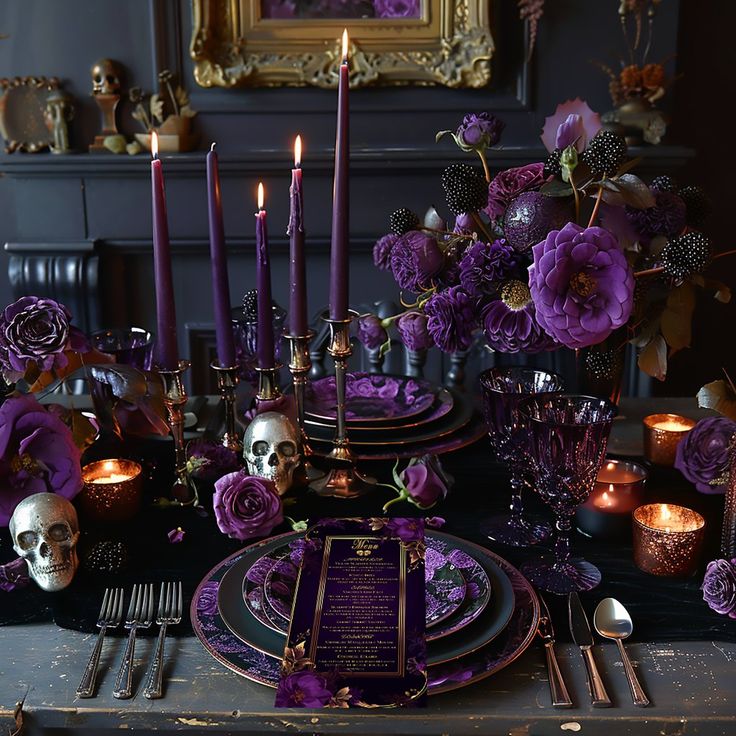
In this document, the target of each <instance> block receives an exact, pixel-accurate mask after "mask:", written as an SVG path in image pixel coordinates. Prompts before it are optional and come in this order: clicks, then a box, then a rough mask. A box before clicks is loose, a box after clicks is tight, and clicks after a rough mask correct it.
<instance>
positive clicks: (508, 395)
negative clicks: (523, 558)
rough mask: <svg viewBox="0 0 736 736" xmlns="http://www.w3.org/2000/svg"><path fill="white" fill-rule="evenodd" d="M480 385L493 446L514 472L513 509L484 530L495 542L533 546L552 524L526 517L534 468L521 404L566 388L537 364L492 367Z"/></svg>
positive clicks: (495, 517) (556, 376)
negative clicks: (524, 495)
mask: <svg viewBox="0 0 736 736" xmlns="http://www.w3.org/2000/svg"><path fill="white" fill-rule="evenodd" d="M480 385H481V390H482V393H483V414H484V417H485V420H486V425H487V426H488V436H489V437H490V440H491V447H492V448H493V451H494V452H495V454H496V457H497V458H498V459H499V460H500V461H502V462H503V463H505V464H506V465H507V466H508V468H509V471H510V472H511V505H510V511H511V513H510V514H498V515H496V516H493V517H491V519H490V520H489V521H488V523H487V524H486V525H485V526H484V531H485V533H486V535H487V536H488V538H489V539H491V540H493V541H494V542H502V543H503V544H508V545H511V546H512V547H530V546H532V545H534V544H538V543H539V542H543V541H544V540H545V539H547V538H548V537H549V535H550V533H551V532H552V528H551V527H550V525H549V524H547V523H545V522H539V521H532V520H530V519H527V518H525V517H524V506H523V502H522V498H521V492H522V489H523V488H524V486H525V485H526V482H525V476H528V474H529V471H530V470H531V468H530V464H529V462H528V459H527V457H526V453H525V452H524V449H525V448H524V443H523V442H522V441H521V436H520V433H519V414H518V406H519V402H520V401H521V400H522V399H525V398H527V397H528V396H533V395H534V394H539V393H550V392H554V391H562V379H561V378H560V377H559V376H558V375H556V374H555V373H548V372H547V371H538V370H535V369H534V368H524V367H508V368H489V369H488V370H486V371H483V373H481V374H480Z"/></svg>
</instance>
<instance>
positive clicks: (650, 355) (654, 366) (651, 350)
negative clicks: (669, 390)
mask: <svg viewBox="0 0 736 736" xmlns="http://www.w3.org/2000/svg"><path fill="white" fill-rule="evenodd" d="M637 363H638V365H639V368H640V369H641V370H642V371H644V373H646V374H647V375H648V376H652V378H656V379H657V380H658V381H664V379H665V378H667V343H666V342H665V341H664V338H663V337H662V335H655V336H654V338H653V339H652V340H650V341H649V343H648V344H647V346H646V347H645V348H644V350H642V351H641V352H640V353H639V358H638V360H637Z"/></svg>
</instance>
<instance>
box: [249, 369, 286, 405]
mask: <svg viewBox="0 0 736 736" xmlns="http://www.w3.org/2000/svg"><path fill="white" fill-rule="evenodd" d="M280 370H281V364H280V363H277V364H276V365H274V366H273V368H259V367H258V366H256V368H255V371H256V373H257V374H258V393H257V394H256V401H275V400H276V399H278V398H279V397H280V396H281V389H280V388H279V371H280Z"/></svg>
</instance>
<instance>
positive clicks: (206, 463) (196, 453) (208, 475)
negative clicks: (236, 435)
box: [187, 439, 240, 483]
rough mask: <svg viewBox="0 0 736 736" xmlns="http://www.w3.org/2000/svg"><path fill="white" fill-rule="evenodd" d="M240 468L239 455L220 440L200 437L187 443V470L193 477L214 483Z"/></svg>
mask: <svg viewBox="0 0 736 736" xmlns="http://www.w3.org/2000/svg"><path fill="white" fill-rule="evenodd" d="M239 468H240V461H239V460H238V456H237V455H236V454H235V453H234V452H233V451H232V450H230V449H228V448H227V447H225V446H224V445H223V444H221V443H220V442H215V441H214V440H205V439H200V440H191V441H190V442H189V443H188V444H187V471H188V472H189V474H190V475H191V476H192V477H193V478H196V479H198V480H203V481H205V482H208V483H214V482H215V481H216V480H217V479H218V478H221V477H222V476H223V475H225V474H226V473H234V472H235V471H236V470H238V469H239Z"/></svg>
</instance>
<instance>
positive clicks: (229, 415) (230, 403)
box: [210, 362, 243, 455]
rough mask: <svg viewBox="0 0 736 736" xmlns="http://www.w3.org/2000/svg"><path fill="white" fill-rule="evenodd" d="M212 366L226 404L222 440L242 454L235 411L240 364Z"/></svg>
mask: <svg viewBox="0 0 736 736" xmlns="http://www.w3.org/2000/svg"><path fill="white" fill-rule="evenodd" d="M210 368H212V370H213V371H215V375H216V376H217V388H218V390H219V392H220V397H221V400H222V402H223V404H224V406H225V433H224V434H223V435H222V437H221V438H220V442H221V444H222V445H223V446H224V447H227V449H228V450H232V451H233V452H234V453H236V454H238V455H240V454H241V453H242V452H243V442H242V439H241V437H240V433H239V432H238V430H237V426H238V425H237V417H236V412H235V392H236V390H237V388H238V383H239V381H240V376H239V372H240V366H237V365H231V366H228V367H223V366H221V365H220V364H219V363H217V362H213V363H211V364H210Z"/></svg>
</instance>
